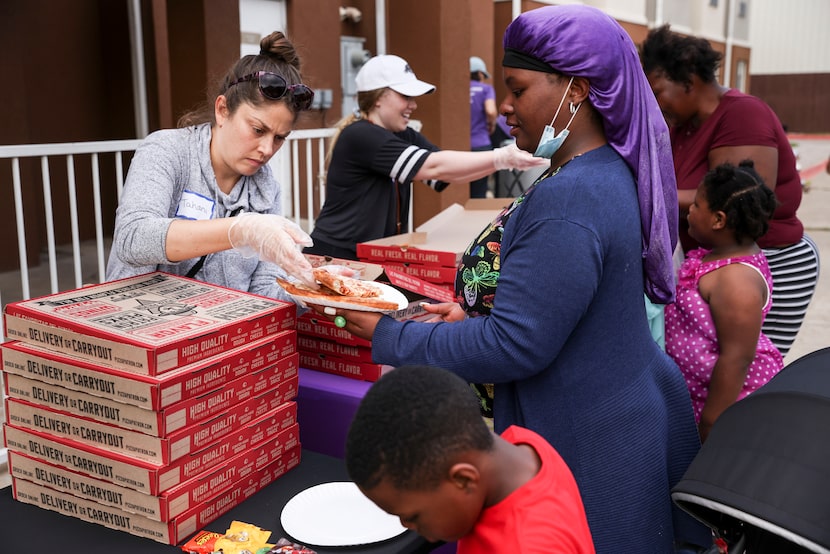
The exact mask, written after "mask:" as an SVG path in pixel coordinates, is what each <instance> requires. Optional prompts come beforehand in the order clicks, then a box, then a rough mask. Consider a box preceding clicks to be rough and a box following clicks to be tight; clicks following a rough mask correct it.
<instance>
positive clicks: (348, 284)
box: [313, 267, 382, 298]
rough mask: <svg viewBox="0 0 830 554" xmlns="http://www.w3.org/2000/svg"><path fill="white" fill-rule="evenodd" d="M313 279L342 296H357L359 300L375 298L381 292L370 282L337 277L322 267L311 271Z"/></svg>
mask: <svg viewBox="0 0 830 554" xmlns="http://www.w3.org/2000/svg"><path fill="white" fill-rule="evenodd" d="M313 273H314V278H315V279H316V280H317V282H318V283H320V284H321V285H323V286H324V287H327V288H329V289H331V290H333V291H334V292H336V293H337V294H340V295H342V296H359V297H361V298H377V297H378V296H381V293H382V291H381V290H380V288H378V287H377V286H375V284H374V283H372V282H371V281H361V280H360V279H355V278H353V277H346V276H345V275H338V274H337V273H334V272H331V271H328V270H327V269H325V268H323V267H318V268H316V269H314V270H313Z"/></svg>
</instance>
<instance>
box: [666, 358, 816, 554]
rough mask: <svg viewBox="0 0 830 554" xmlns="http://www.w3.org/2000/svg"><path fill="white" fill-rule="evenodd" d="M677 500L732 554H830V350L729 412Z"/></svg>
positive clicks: (689, 472)
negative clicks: (707, 527) (709, 529)
mask: <svg viewBox="0 0 830 554" xmlns="http://www.w3.org/2000/svg"><path fill="white" fill-rule="evenodd" d="M672 499H673V500H674V501H675V502H676V503H677V505H678V506H680V507H681V508H682V509H684V510H685V511H687V512H689V513H690V514H692V515H693V516H694V517H696V518H697V519H699V520H700V521H702V522H703V523H705V524H706V525H707V526H709V527H710V528H711V529H712V530H713V531H714V533H715V534H716V535H717V536H718V537H720V538H721V541H719V542H721V544H722V545H723V544H724V543H725V544H726V545H728V552H729V553H730V554H732V553H735V554H738V553H744V552H745V553H746V554H759V553H760V554H767V553H770V554H771V553H775V554H788V553H799V554H800V553H812V552H817V553H825V554H830V348H824V349H821V350H818V351H816V352H813V353H811V354H808V355H806V356H804V357H802V358H800V359H798V360H796V361H795V362H793V363H791V364H789V365H788V366H787V367H785V368H784V369H783V370H781V372H780V373H779V374H778V375H776V376H775V377H774V378H773V379H772V380H771V381H770V382H769V383H767V384H766V385H765V386H764V387H762V388H761V389H759V390H758V391H756V392H755V393H753V394H752V395H750V396H748V397H746V398H744V399H743V400H741V401H740V402H737V403H735V404H734V405H732V406H731V407H730V408H729V409H727V410H726V411H725V412H724V413H723V414H722V415H721V417H720V418H718V421H717V423H716V424H715V425H714V427H713V428H712V431H711V432H710V434H709V437H708V439H707V440H706V443H705V444H704V445H703V447H702V448H701V449H700V452H699V453H698V455H697V456H696V457H695V459H694V460H693V462H692V464H691V465H690V466H689V469H688V470H687V471H686V474H685V475H684V476H683V479H681V480H680V482H679V483H678V484H677V485H676V486H675V487H674V488H673V489H672ZM712 551H715V550H712ZM721 551H724V550H721Z"/></svg>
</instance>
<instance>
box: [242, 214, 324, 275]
mask: <svg viewBox="0 0 830 554" xmlns="http://www.w3.org/2000/svg"><path fill="white" fill-rule="evenodd" d="M233 219H234V221H233V223H231V226H230V227H229V228H228V240H230V242H231V246H233V248H234V249H236V250H239V252H241V253H242V255H243V256H245V257H252V256H259V259H260V260H262V261H266V262H271V263H275V264H277V265H279V266H280V267H282V268H283V269H284V270H285V272H286V273H288V274H289V275H291V276H293V277H296V278H297V279H299V280H300V281H302V282H303V283H305V284H306V285H309V286H312V287H314V288H317V286H318V285H317V284H316V282H315V281H314V276H313V275H312V273H311V264H310V263H308V260H307V259H306V258H305V256H303V254H302V249H303V247H304V246H311V245H312V244H314V243H313V241H312V240H311V237H310V236H308V234H307V233H306V232H305V231H303V230H302V229H300V227H299V226H298V225H297V224H296V223H294V222H293V221H290V220H288V219H286V218H284V217H282V216H280V215H274V214H258V213H243V214H240V215H238V216H236V217H235V218H233Z"/></svg>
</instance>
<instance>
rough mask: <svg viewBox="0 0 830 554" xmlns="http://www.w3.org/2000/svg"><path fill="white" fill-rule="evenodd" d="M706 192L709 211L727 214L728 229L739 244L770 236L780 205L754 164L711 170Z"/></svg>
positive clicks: (706, 178) (746, 162) (706, 180)
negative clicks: (770, 223)
mask: <svg viewBox="0 0 830 554" xmlns="http://www.w3.org/2000/svg"><path fill="white" fill-rule="evenodd" d="M703 190H704V194H705V195H706V201H707V202H708V203H709V209H710V210H711V211H713V212H717V211H722V212H724V213H725V214H726V226H727V228H729V229H732V230H733V231H734V232H735V238H736V239H737V240H739V241H740V240H743V239H744V238H750V239H752V240H758V238H759V237H760V236H762V235H763V234H764V233H766V232H767V229H768V228H769V220H770V218H771V217H772V213H773V212H774V211H775V208H776V206H777V205H778V201H777V200H776V199H775V193H774V192H772V190H770V188H769V187H767V185H765V184H764V181H763V180H761V177H760V176H759V175H758V173H757V172H756V171H755V164H754V162H753V161H752V160H744V161H742V162H741V163H740V164H738V166H737V167H735V166H733V165H732V164H729V163H724V164H721V165H719V166H717V167H715V168H714V169H712V170H710V171H709V172H708V173H707V174H706V176H705V177H704V178H703Z"/></svg>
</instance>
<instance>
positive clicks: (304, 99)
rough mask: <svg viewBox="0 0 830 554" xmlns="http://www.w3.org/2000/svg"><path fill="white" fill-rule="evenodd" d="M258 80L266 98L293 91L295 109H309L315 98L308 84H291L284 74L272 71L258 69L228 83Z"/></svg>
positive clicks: (277, 97)
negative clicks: (286, 80) (287, 81)
mask: <svg viewBox="0 0 830 554" xmlns="http://www.w3.org/2000/svg"><path fill="white" fill-rule="evenodd" d="M255 79H256V80H257V82H258V83H259V91H260V92H261V93H262V95H263V96H264V97H265V98H270V99H271V100H279V99H281V98H283V97H284V96H285V95H286V94H288V93H291V104H292V106H293V107H294V110H295V111H303V110H307V109H309V108H310V107H311V102H312V101H313V100H314V91H313V90H311V89H310V88H309V87H307V86H306V85H304V84H302V83H300V84H298V85H289V84H288V83H286V82H285V78H284V77H283V76H282V75H277V74H276V73H271V72H270V71H256V72H254V73H250V74H248V75H245V76H243V77H240V78H239V79H237V80H236V81H234V82H232V83H231V84H230V85H228V88H231V87H232V86H234V85H238V84H239V83H244V82H245V81H253V80H255Z"/></svg>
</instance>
